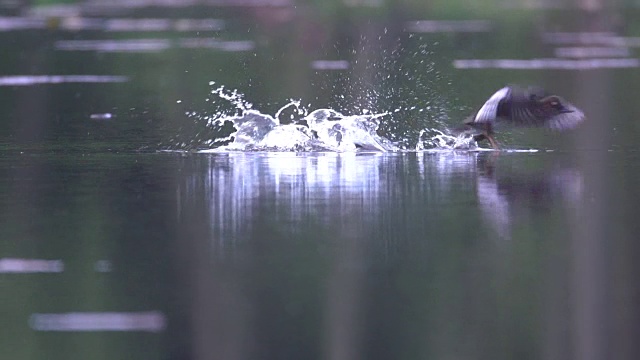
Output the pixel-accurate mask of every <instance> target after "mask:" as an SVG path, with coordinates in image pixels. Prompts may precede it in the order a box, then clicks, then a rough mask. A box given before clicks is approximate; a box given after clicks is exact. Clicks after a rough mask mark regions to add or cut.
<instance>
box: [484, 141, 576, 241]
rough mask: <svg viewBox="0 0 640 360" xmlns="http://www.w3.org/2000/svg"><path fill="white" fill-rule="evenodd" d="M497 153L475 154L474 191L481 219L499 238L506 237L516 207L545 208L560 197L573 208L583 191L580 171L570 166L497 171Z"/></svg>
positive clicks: (507, 236) (526, 208)
mask: <svg viewBox="0 0 640 360" xmlns="http://www.w3.org/2000/svg"><path fill="white" fill-rule="evenodd" d="M498 160H499V158H498V156H497V153H492V154H486V153H485V154H483V153H480V154H478V155H477V166H478V167H477V170H478V176H477V182H476V186H477V187H476V193H477V197H478V203H479V206H480V211H481V213H482V216H483V217H484V218H485V221H486V222H487V223H488V224H489V226H490V227H491V228H493V230H494V231H495V232H496V233H497V234H498V235H499V236H500V237H502V238H505V239H508V238H510V232H511V223H512V222H513V220H514V218H515V217H516V213H520V211H518V209H519V210H522V209H524V210H533V211H535V210H536V209H538V210H539V209H541V208H542V209H547V208H548V207H549V206H553V205H554V204H557V201H561V202H562V203H564V205H565V206H567V207H570V208H575V207H577V206H578V203H579V202H580V200H581V198H582V195H583V178H582V174H581V173H580V172H579V171H578V170H576V169H574V168H571V167H562V168H555V169H551V170H549V169H546V170H544V169H543V170H542V171H539V172H536V173H531V171H517V170H515V169H513V168H512V167H504V168H503V171H498V169H497V168H498V166H497V165H496V164H497V163H499V161H498Z"/></svg>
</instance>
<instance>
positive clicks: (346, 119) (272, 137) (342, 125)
mask: <svg viewBox="0 0 640 360" xmlns="http://www.w3.org/2000/svg"><path fill="white" fill-rule="evenodd" d="M209 84H210V85H211V86H212V87H213V86H214V85H215V82H210V83H209ZM210 93H211V96H210V98H208V99H207V101H208V102H211V103H213V104H215V105H216V110H215V111H214V112H213V114H212V115H207V116H201V115H200V114H198V113H196V112H190V113H187V116H189V117H191V118H193V119H195V120H196V121H199V122H204V123H205V124H206V127H207V128H208V129H209V130H210V131H209V133H211V132H213V133H215V134H216V135H215V136H213V137H211V138H208V139H202V140H201V141H192V142H191V143H190V145H186V144H185V143H184V142H183V143H179V144H177V145H178V146H179V147H181V148H182V149H183V150H198V151H200V152H225V151H283V152H290V151H295V152H313V151H332V152H353V151H380V152H396V151H407V150H413V149H412V148H411V147H408V146H404V145H403V144H406V143H413V144H416V140H415V139H413V140H412V139H402V141H395V142H394V141H391V140H390V139H389V138H387V137H384V136H381V135H379V133H378V131H379V129H380V127H381V124H383V123H384V122H387V123H388V122H390V121H392V116H395V115H396V113H397V111H390V112H373V111H370V110H369V109H362V110H361V113H360V114H354V115H347V114H344V113H342V112H340V111H337V110H334V109H330V108H328V109H316V110H313V111H309V107H308V106H303V105H302V101H301V100H296V99H290V100H289V101H288V102H287V103H286V104H285V105H283V106H282V107H280V109H278V110H277V111H276V113H275V114H274V115H269V114H264V113H262V112H260V111H259V110H257V109H254V105H253V104H252V103H251V102H249V101H247V100H246V99H245V97H244V95H243V94H242V93H240V92H238V91H237V90H231V89H227V88H225V87H224V86H218V87H215V88H213V89H212V90H211V92H210ZM225 129H226V130H225ZM225 131H226V132H225ZM201 133H202V132H198V134H197V135H198V136H201ZM205 133H206V132H205ZM194 142H195V145H194V144H192V143H194ZM401 143H402V144H401ZM479 149H482V148H478V147H477V146H476V143H475V141H473V138H472V137H471V136H467V137H462V136H460V137H454V136H450V135H447V134H446V133H444V132H443V131H440V130H438V129H432V128H427V129H423V130H422V131H421V132H420V133H419V135H418V139H417V144H416V145H415V150H416V151H427V150H429V151H431V150H472V151H475V150H479Z"/></svg>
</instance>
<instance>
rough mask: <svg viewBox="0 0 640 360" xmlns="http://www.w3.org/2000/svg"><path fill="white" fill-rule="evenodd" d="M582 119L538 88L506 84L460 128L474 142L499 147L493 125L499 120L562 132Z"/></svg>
mask: <svg viewBox="0 0 640 360" xmlns="http://www.w3.org/2000/svg"><path fill="white" fill-rule="evenodd" d="M584 120H585V116H584V113H583V112H582V111H581V110H580V109H578V108H577V107H576V106H574V105H573V104H571V103H570V102H568V101H567V100H565V99H563V98H562V97H560V96H558V95H554V94H551V93H549V92H547V91H546V90H544V89H543V88H541V87H538V86H528V87H522V86H518V85H508V86H505V87H503V88H501V89H500V90H498V91H496V92H495V93H494V94H493V95H491V97H490V98H489V99H488V100H487V101H486V102H485V103H484V105H482V107H480V109H479V110H478V111H476V112H475V113H474V114H472V115H471V116H470V117H468V118H467V119H466V120H465V121H464V126H463V128H462V130H463V131H464V132H467V133H468V132H471V133H473V140H475V141H476V142H481V141H483V140H488V141H489V143H490V144H491V147H492V148H493V149H495V150H499V149H500V147H499V145H498V143H497V141H496V140H495V138H494V135H495V132H494V127H495V126H496V125H500V124H501V123H508V124H511V125H515V126H524V127H544V128H549V129H552V130H556V131H564V130H569V129H573V128H575V127H577V126H578V125H579V124H580V123H582V122H583V121H584Z"/></svg>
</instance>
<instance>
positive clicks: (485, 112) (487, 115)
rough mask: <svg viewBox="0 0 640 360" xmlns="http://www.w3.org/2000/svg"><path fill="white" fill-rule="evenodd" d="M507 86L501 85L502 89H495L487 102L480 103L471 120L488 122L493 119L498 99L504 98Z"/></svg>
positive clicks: (506, 93) (507, 92)
mask: <svg viewBox="0 0 640 360" xmlns="http://www.w3.org/2000/svg"><path fill="white" fill-rule="evenodd" d="M509 91H510V90H509V87H503V88H502V89H500V90H498V91H496V93H495V94H493V95H492V96H491V97H490V98H489V100H487V102H485V103H484V105H482V107H481V108H480V110H478V113H477V114H476V118H475V119H474V120H473V121H474V122H490V121H493V120H495V118H496V114H497V112H498V104H499V103H500V100H502V99H504V98H505V97H507V95H509Z"/></svg>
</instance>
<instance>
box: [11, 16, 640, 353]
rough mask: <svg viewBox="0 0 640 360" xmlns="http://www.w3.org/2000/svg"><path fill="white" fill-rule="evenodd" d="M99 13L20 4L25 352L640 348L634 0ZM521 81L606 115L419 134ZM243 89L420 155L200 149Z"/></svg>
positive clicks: (15, 131) (14, 299)
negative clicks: (427, 141)
mask: <svg viewBox="0 0 640 360" xmlns="http://www.w3.org/2000/svg"><path fill="white" fill-rule="evenodd" d="M434 6H435V8H436V10H437V9H440V10H442V9H443V8H442V6H443V5H434ZM79 9H80V12H79V13H72V14H71V15H69V14H67V15H38V14H39V13H37V12H36V13H35V15H32V16H30V17H28V18H27V19H29V21H28V22H26V23H24V24H23V23H20V22H18V24H22V25H20V26H22V27H23V28H20V26H17V25H16V23H14V22H12V21H14V20H15V19H14V18H11V19H14V20H11V21H9V20H6V19H4V20H2V21H0V24H2V26H1V27H0V29H2V32H0V43H2V44H3V46H5V48H6V49H7V56H5V57H3V58H2V59H1V60H0V70H1V71H2V75H0V84H1V85H2V86H0V104H1V105H2V106H1V107H0V149H2V153H1V155H0V224H1V226H0V239H2V241H0V291H1V294H2V296H0V319H1V320H2V321H1V323H2V325H3V326H2V330H0V349H2V351H1V352H2V354H3V355H2V356H0V358H2V359H4V358H7V359H76V358H77V359H103V358H104V359H114V358H135V359H212V358H219V359H256V358H257V359H266V358H269V359H319V358H323V359H451V358H453V359H570V358H573V359H635V358H637V357H638V356H639V355H640V348H639V347H638V344H637V341H636V340H635V336H636V335H635V334H637V333H638V331H639V330H640V309H639V307H638V296H639V294H640V286H639V285H638V281H637V275H636V274H637V271H638V267H639V266H638V263H637V258H638V256H639V255H640V254H639V246H638V242H637V239H638V234H639V233H640V223H639V222H638V220H637V216H636V213H637V212H636V209H637V207H638V205H640V195H639V193H638V192H637V191H636V188H637V184H638V182H639V181H640V167H639V166H638V164H639V160H640V157H639V154H640V152H639V151H638V150H639V148H638V145H637V126H636V125H635V118H636V114H638V113H639V111H640V108H639V106H640V103H638V102H637V101H635V98H634V94H637V92H638V90H640V89H639V88H638V85H637V82H636V78H637V77H638V74H639V73H638V70H637V69H636V66H637V64H636V63H635V62H636V61H637V59H636V58H635V52H636V50H635V45H634V44H635V42H634V41H636V39H637V38H636V36H638V34H637V33H636V32H637V31H636V29H635V27H634V26H633V24H634V21H635V19H636V18H637V16H635V15H634V11H633V9H631V10H628V11H627V10H625V11H622V10H619V11H618V10H617V9H614V10H611V12H603V13H594V14H595V15H594V14H591V15H589V14H587V15H584V14H583V15H584V16H583V15H581V14H582V13H580V12H577V11H576V12H574V13H573V14H574V15H575V16H574V17H571V18H570V19H571V21H566V19H567V17H566V16H565V15H566V13H562V12H560V11H522V10H518V9H511V10H502V11H504V13H500V14H499V15H501V16H496V14H491V12H487V11H484V12H479V13H470V12H465V11H462V10H459V9H458V8H456V7H455V6H452V8H451V9H448V11H450V12H447V11H444V12H440V13H438V14H442V16H441V19H440V20H451V19H450V16H448V15H445V14H451V13H456V12H458V11H459V12H460V14H459V15H458V16H457V17H455V18H456V20H460V19H465V20H468V19H474V21H476V22H462V23H436V24H435V25H434V24H432V23H425V22H422V23H413V22H408V21H413V20H419V19H431V17H430V15H429V14H430V13H428V12H426V10H425V9H424V8H422V7H420V6H417V5H416V6H414V8H412V7H411V6H408V5H407V6H406V7H401V6H398V7H391V6H389V7H381V8H379V9H378V8H374V7H371V8H368V7H365V8H359V7H348V8H347V7H345V8H343V7H340V9H341V10H344V11H341V12H337V13H339V14H341V15H339V16H338V15H335V14H337V13H334V12H332V11H333V10H335V9H333V8H331V7H330V6H328V5H326V6H325V7H323V6H319V7H318V8H313V7H309V8H307V7H305V8H304V9H302V8H293V7H289V6H275V7H266V8H260V7H206V6H204V7H199V8H180V9H178V10H174V11H169V10H167V9H163V8H157V9H130V8H129V9H127V10H123V9H120V10H118V11H114V10H113V9H111V10H110V11H107V10H105V9H96V8H93V7H86V8H85V7H80V8H79ZM345 9H348V10H345ZM375 9H378V10H375ZM445 10H446V9H445ZM471 10H473V9H471ZM82 11H84V12H86V14H88V15H87V16H84V15H86V14H85V13H83V12H82ZM99 11H104V12H103V13H100V12H99ZM78 14H80V15H78ZM562 14H565V15H562ZM502 15H504V16H502ZM478 17H480V19H478ZM83 19H84V20H83ZM87 19H93V20H91V21H89V20H87ZM141 19H142V20H141ZM144 19H147V20H144ZM148 19H155V20H153V21H149V20H148ZM158 19H160V20H158ZM162 19H164V20H162ZM194 19H196V20H197V21H195V20H194ZM15 21H17V20H15ZM83 21H84V22H83ZM83 24H84V25H83ZM433 26H436V27H437V26H440V27H444V28H445V30H439V31H437V32H427V31H430V30H429V29H431V28H432V27H433ZM25 27H26V28H25ZM465 29H466V30H465ZM563 32H567V34H568V35H567V34H564V33H563ZM577 32H588V33H591V35H581V36H583V37H581V38H580V39H581V40H579V41H578V40H575V39H573V40H571V36H577V35H571V34H576V33H577ZM563 34H564V35H563ZM594 34H595V35H594ZM567 38H569V40H567ZM585 39H586V40H585ZM563 41H567V42H568V43H563ZM603 49H604V50H603ZM605 50H606V51H613V52H614V55H611V56H604V55H602V56H596V57H594V56H591V57H587V58H586V59H582V58H575V57H573V58H569V59H567V58H565V57H563V56H565V55H566V54H567V53H571V52H572V51H573V52H574V55H575V52H576V51H582V53H585V52H589V51H591V52H597V53H598V54H602V52H603V51H605ZM563 54H564V55H563ZM616 54H617V55H616ZM476 59H479V60H483V61H486V60H490V61H489V62H469V61H470V60H473V61H475V60H476ZM505 59H506V60H509V61H507V62H504V61H503V60H505ZM535 59H547V60H544V61H542V62H534V61H533V60H535ZM602 59H605V60H606V59H608V60H607V61H602ZM512 60H524V61H525V62H522V61H520V62H518V61H516V62H513V61H512ZM583 60H584V61H583ZM327 61H328V62H327ZM461 61H462V62H461ZM527 61H528V62H527ZM533 63H535V64H537V65H535V64H534V65H532V64H533ZM541 63H542V64H543V65H540V64H541ZM487 64H488V65H490V66H489V68H482V69H477V68H473V67H474V66H483V67H487V66H488V65H487ZM505 64H506V65H505ZM634 64H635V65H634ZM614 65H615V68H612V66H614ZM345 66H346V67H347V68H346V69H345V68H344V67H345ZM527 66H528V67H529V68H526V67H527ZM531 66H534V67H535V68H534V69H532V68H531ZM540 66H542V68H540ZM496 67H497V68H496ZM505 67H507V68H505ZM514 67H516V68H514ZM545 67H546V68H545ZM548 67H552V68H548ZM554 67H555V68H554ZM209 81H214V82H215V85H211V86H210V85H209ZM507 83H524V84H529V83H534V84H538V85H542V86H544V87H546V88H549V89H552V90H554V91H556V92H558V93H559V94H561V95H563V96H565V97H566V98H568V99H570V100H571V101H572V102H573V103H574V104H576V105H577V106H579V107H580V108H581V109H582V110H583V111H584V112H585V114H586V115H587V118H588V121H587V122H586V123H585V124H584V126H583V127H581V128H580V129H578V130H576V131H574V132H572V133H568V134H555V133H546V132H542V131H536V130H532V131H524V130H505V131H503V132H500V134H499V141H501V143H502V144H503V145H504V147H505V148H506V149H507V150H509V151H504V152H486V151H480V152H468V151H457V152H456V151H427V152H424V151H414V149H415V147H416V144H417V142H418V139H419V136H420V133H421V131H422V130H424V129H440V130H443V129H445V128H446V127H448V126H454V125H456V124H458V123H459V121H460V120H461V119H462V118H464V116H466V115H468V113H469V112H470V111H471V110H472V109H473V108H474V107H476V106H478V105H479V104H481V103H482V102H483V101H484V100H486V98H487V97H488V96H489V95H490V94H491V93H492V92H493V91H495V90H496V89H498V88H499V87H501V86H503V85H504V84H507ZM218 86H225V88H227V89H236V90H237V92H238V93H239V94H240V96H241V97H243V98H244V100H245V101H246V102H250V103H251V105H252V107H253V109H256V110H257V111H259V112H261V113H262V114H269V115H274V114H275V113H276V112H277V111H278V110H279V109H281V108H282V107H283V106H284V105H286V104H288V103H290V102H291V99H298V100H300V103H301V105H302V107H303V108H305V109H307V110H309V111H312V110H314V109H319V108H329V109H334V110H336V111H340V112H343V113H345V114H362V113H384V112H387V113H389V115H387V116H386V117H384V118H383V121H382V122H381V124H380V127H379V129H378V133H379V134H380V135H383V136H385V137H387V138H389V139H392V140H393V141H395V142H396V143H397V144H398V145H399V146H401V147H403V148H404V149H405V150H406V151H401V152H387V153H382V152H343V153H335V152H320V153H305V152H300V153H296V152H247V153H242V152H228V153H198V152H196V150H198V149H208V148H211V147H212V146H213V145H212V143H211V141H210V140H211V139H215V138H221V137H224V136H226V135H228V133H229V131H230V128H229V124H226V125H225V126H226V127H224V126H223V127H217V126H210V125H209V126H208V125H207V121H208V120H210V119H212V118H216V117H219V116H220V115H221V114H227V115H228V114H233V113H234V112H235V111H238V109H237V108H235V104H236V103H234V101H235V100H234V101H228V100H224V99H222V98H221V97H219V96H214V95H212V94H210V91H211V90H212V89H213V88H215V87H218ZM236 100H237V99H236ZM289 110H290V109H289ZM287 114H288V113H287ZM287 114H285V117H286V116H288V115H287ZM529 149H533V150H534V151H528V150H529ZM165 150H170V151H165Z"/></svg>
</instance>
